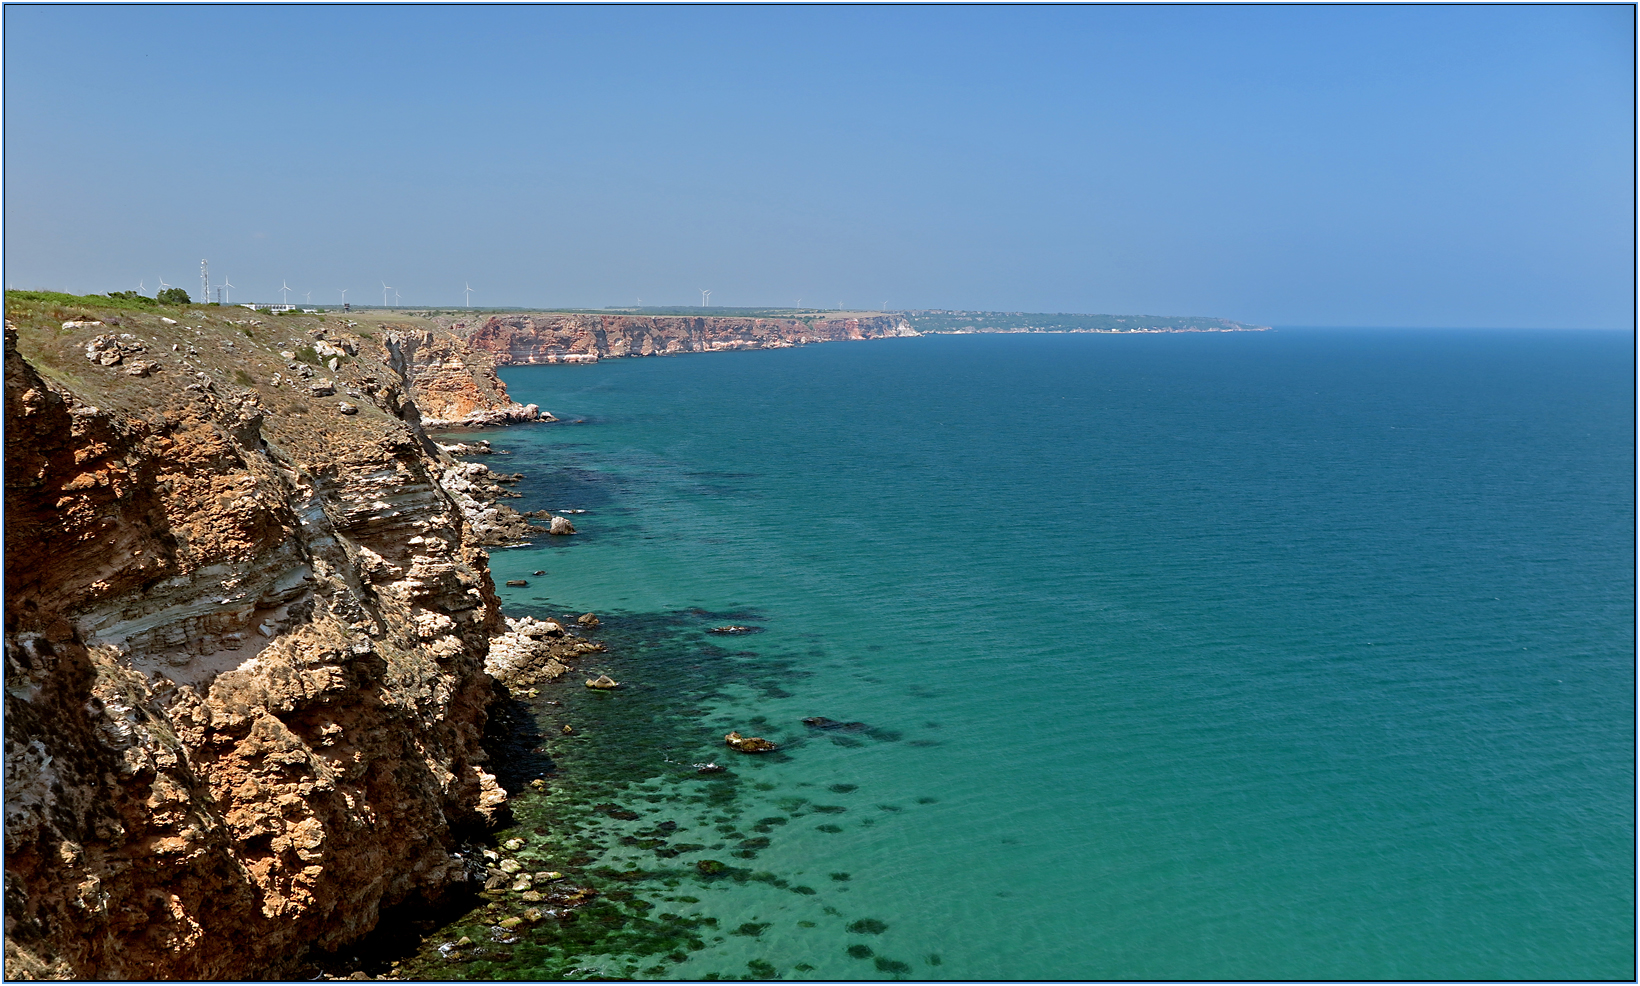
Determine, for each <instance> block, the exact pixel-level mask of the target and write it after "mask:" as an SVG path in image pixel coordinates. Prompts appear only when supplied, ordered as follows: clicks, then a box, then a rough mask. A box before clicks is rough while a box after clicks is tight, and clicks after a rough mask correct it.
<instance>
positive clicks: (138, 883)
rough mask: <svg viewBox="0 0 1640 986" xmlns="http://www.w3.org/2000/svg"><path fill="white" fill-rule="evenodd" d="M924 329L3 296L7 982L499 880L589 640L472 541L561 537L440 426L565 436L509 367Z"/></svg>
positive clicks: (235, 952) (495, 469)
mask: <svg viewBox="0 0 1640 986" xmlns="http://www.w3.org/2000/svg"><path fill="white" fill-rule="evenodd" d="M965 314H971V313H965ZM931 317H932V316H928V315H926V314H923V313H907V314H896V313H880V312H879V313H869V312H860V313H853V312H847V313H818V312H817V313H787V314H781V313H773V314H761V313H753V314H733V313H713V314H708V315H690V314H659V313H656V314H622V313H613V314H612V313H585V312H580V313H575V312H571V313H552V312H545V313H527V312H526V313H519V312H485V313H476V314H469V313H459V312H456V313H452V312H443V313H433V312H404V311H386V310H369V311H360V312H321V313H309V314H296V313H281V314H272V313H269V312H266V311H252V310H247V309H244V308H238V307H218V306H215V305H205V306H194V305H181V306H174V305H158V304H155V303H154V302H152V301H149V300H147V299H130V298H125V299H117V298H105V297H98V296H89V297H76V296H70V295H62V294H54V293H49V292H8V293H7V304H6V327H5V371H6V382H5V398H6V411H5V414H6V418H5V421H6V448H5V455H6V460H5V461H6V491H5V496H6V499H5V507H6V527H5V535H6V560H5V564H6V622H5V657H6V662H7V663H6V681H7V693H6V730H5V742H6V754H5V769H6V787H5V826H6V829H5V832H6V855H5V868H6V895H7V896H6V902H7V910H6V927H5V971H6V974H7V976H8V977H10V978H13V979H42V978H57V979H61V978H77V979H243V978H283V977H292V976H298V975H300V976H303V977H312V976H313V975H314V974H316V973H319V972H323V971H324V970H326V969H329V968H334V967H335V963H334V961H333V960H334V959H335V957H336V956H337V955H338V953H339V952H340V951H341V950H343V949H344V948H347V947H349V946H352V945H354V944H355V943H358V942H359V941H361V940H362V939H364V938H366V936H368V935H370V934H371V933H372V932H374V931H377V930H378V928H379V927H380V926H381V925H382V923H383V915H384V912H386V913H389V914H390V913H392V912H393V911H394V909H404V908H408V909H416V908H422V909H426V908H428V907H433V906H437V905H439V904H441V902H445V901H450V900H455V899H461V898H462V897H463V895H466V896H467V897H469V898H470V897H471V895H473V894H475V893H477V892H478V891H479V890H481V889H482V888H484V887H486V886H489V885H491V884H494V883H495V881H497V880H498V879H500V877H499V876H498V873H499V872H501V871H499V870H497V869H496V868H495V867H494V866H493V865H491V864H492V863H494V859H493V858H491V857H493V854H491V857H487V856H486V855H485V854H483V853H482V852H478V851H475V850H474V849H473V848H472V847H473V845H474V843H473V841H472V840H474V839H478V840H480V841H482V840H483V839H484V838H485V835H484V833H486V832H492V831H494V830H495V829H496V828H497V827H498V826H502V825H505V824H507V822H508V818H509V815H510V812H511V808H510V807H509V800H510V798H511V797H512V796H515V795H517V794H518V792H517V791H513V792H509V791H508V790H506V789H505V788H504V787H503V784H502V783H501V782H500V781H498V780H497V777H498V775H501V776H503V777H505V776H508V775H509V774H513V775H514V776H515V777H521V776H522V775H517V774H516V772H509V771H508V770H506V769H505V765H501V764H495V763H492V762H491V759H490V758H491V755H492V750H493V749H496V748H497V747H496V745H495V742H494V736H495V734H496V732H495V731H496V728H497V727H496V724H497V723H500V724H501V725H502V726H505V723H506V721H507V720H508V717H509V716H516V710H515V709H514V710H510V708H511V707H510V706H508V705H506V704H505V702H504V700H505V698H506V696H507V694H508V693H507V688H508V686H511V687H513V688H516V689H520V690H523V689H527V688H528V687H529V686H530V685H532V684H534V683H537V682H545V681H549V680H552V679H553V678H555V677H558V676H560V675H562V674H563V672H564V671H566V670H567V669H568V668H569V666H570V665H571V663H572V662H573V661H575V660H576V659H577V658H579V657H582V656H584V655H587V654H589V653H596V652H598V651H599V650H601V649H602V646H603V645H602V644H599V643H597V642H595V641H594V640H591V639H588V638H587V636H586V633H587V631H586V629H584V628H582V627H580V626H578V625H577V624H575V623H573V622H571V621H564V622H563V623H559V622H552V621H542V620H533V619H529V618H525V619H521V620H515V619H509V618H508V617H507V616H506V615H505V614H503V612H502V610H501V603H500V600H499V598H498V596H497V593H496V589H495V582H494V579H493V578H492V576H491V573H490V568H489V556H488V553H487V550H486V549H487V548H489V547H492V546H506V545H515V544H520V543H524V542H528V541H531V540H534V539H537V538H543V537H550V536H552V533H550V532H559V531H562V532H567V531H570V530H573V525H572V524H570V522H569V521H568V520H567V519H566V518H553V517H551V516H550V515H547V514H545V513H544V512H541V513H540V514H539V515H529V516H526V515H523V514H520V513H519V512H518V511H517V510H514V509H512V508H511V507H510V506H508V504H507V503H506V501H507V500H508V499H510V498H512V497H514V496H515V495H516V494H515V493H514V492H513V491H512V490H511V489H510V486H511V484H513V483H515V482H516V481H517V479H518V478H519V477H518V475H517V474H513V473H508V472H507V471H506V470H505V467H504V462H505V459H504V458H503V457H502V456H500V455H492V454H491V452H492V450H491V449H490V448H489V446H488V443H486V442H484V441H482V440H481V439H478V438H477V436H468V437H467V438H466V439H465V440H463V441H461V442H450V441H449V440H448V439H447V440H446V441H447V442H448V443H447V444H441V443H440V442H439V441H437V440H435V439H434V438H432V437H430V436H429V432H430V431H433V430H446V431H448V430H451V429H459V428H483V427H490V426H498V425H509V424H522V423H531V422H551V421H553V420H554V419H553V417H552V415H551V414H550V413H548V412H547V411H545V410H543V409H541V408H539V407H537V406H535V405H526V404H519V403H517V402H515V401H513V400H511V398H510V397H509V396H508V394H507V390H506V387H505V385H504V384H503V383H502V381H501V380H500V379H499V377H498V376H497V373H496V369H497V367H498V366H507V365H528V364H541V363H572V362H590V361H595V360H598V359H607V358H619V357H627V356H642V355H664V354H681V353H695V352H713V351H724V350H736V349H760V348H783V347H788V346H798V345H808V344H812V343H819V342H833V341H848V340H870V339H881V338H892V337H902V336H915V335H918V334H920V333H921V332H923V331H963V330H964V328H963V326H956V327H955V328H953V327H951V326H950V325H949V324H948V323H946V322H942V321H938V320H935V321H924V322H922V323H921V324H919V320H923V319H928V318H931ZM949 317H950V316H949V315H941V316H939V318H940V319H946V318H949ZM959 320H960V319H959ZM970 321H972V319H970ZM967 324H968V323H967V322H964V325H967ZM987 324H992V323H987ZM1229 324H1230V325H1234V323H1229ZM1129 328H1137V329H1138V330H1143V331H1226V330H1227V329H1225V328H1223V327H1220V328H1205V329H1204V328H1185V327H1180V328H1171V329H1168V328H1159V327H1155V326H1148V323H1147V325H1146V326H1138V327H1134V326H1130V327H1129ZM1229 330H1230V331H1234V330H1235V329H1229ZM976 331H977V330H976ZM984 331H1023V329H1018V328H1010V327H1008V326H1007V325H1004V324H1002V323H1001V322H996V323H994V325H992V327H990V328H986V329H984ZM1038 331H1060V330H1056V329H1038ZM1075 331H1104V330H1103V329H1076V330H1075ZM478 458H483V459H485V460H486V461H474V460H475V459H478ZM549 522H550V523H549ZM587 626H588V627H592V626H596V622H595V621H593V622H591V623H588V624H587ZM498 703H501V704H498ZM509 710H510V711H509ZM487 730H489V736H490V738H489V739H487V738H486V735H487V734H486V731H487ZM500 748H502V749H505V744H504V743H503V744H502V746H501V747H500ZM508 783H511V784H518V783H522V781H521V780H518V779H515V780H511V781H508ZM530 783H532V784H533V783H536V782H535V781H531V782H530ZM515 889H516V888H515ZM553 893H555V894H557V895H558V896H561V897H564V898H565V900H566V901H569V903H567V904H565V906H578V905H577V904H576V902H577V901H585V900H589V899H591V898H592V897H593V896H595V891H593V890H591V889H589V888H577V887H575V886H573V885H572V884H565V885H563V887H562V888H561V889H560V890H556V891H553ZM571 898H573V900H571ZM554 899H556V898H554Z"/></svg>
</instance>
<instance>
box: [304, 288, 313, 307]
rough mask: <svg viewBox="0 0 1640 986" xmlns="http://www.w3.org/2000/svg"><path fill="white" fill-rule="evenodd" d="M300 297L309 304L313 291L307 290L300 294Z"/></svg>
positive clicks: (311, 300) (311, 301) (311, 302)
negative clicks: (305, 292)
mask: <svg viewBox="0 0 1640 986" xmlns="http://www.w3.org/2000/svg"><path fill="white" fill-rule="evenodd" d="M302 298H303V300H305V301H306V302H307V303H308V304H310V305H311V304H313V292H312V291H309V292H308V293H307V294H304V295H302Z"/></svg>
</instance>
